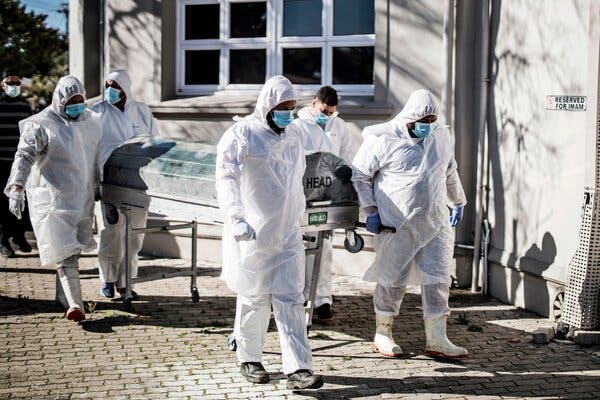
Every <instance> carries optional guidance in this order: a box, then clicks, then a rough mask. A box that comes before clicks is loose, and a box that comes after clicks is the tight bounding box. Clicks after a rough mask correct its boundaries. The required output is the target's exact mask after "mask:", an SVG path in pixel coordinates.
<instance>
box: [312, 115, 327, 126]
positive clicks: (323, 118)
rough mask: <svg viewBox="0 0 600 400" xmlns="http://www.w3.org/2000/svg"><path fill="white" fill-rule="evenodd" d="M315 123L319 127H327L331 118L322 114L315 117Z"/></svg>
mask: <svg viewBox="0 0 600 400" xmlns="http://www.w3.org/2000/svg"><path fill="white" fill-rule="evenodd" d="M315 121H316V122H317V124H319V125H327V123H328V122H329V116H327V115H325V114H323V113H322V112H320V113H318V114H317V115H316V116H315Z"/></svg>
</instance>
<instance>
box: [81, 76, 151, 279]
mask: <svg viewBox="0 0 600 400" xmlns="http://www.w3.org/2000/svg"><path fill="white" fill-rule="evenodd" d="M109 80H113V81H115V82H117V83H118V84H119V86H121V89H123V92H124V93H125V95H126V96H127V100H126V101H125V107H124V110H123V111H121V110H120V109H119V108H117V107H116V106H115V105H113V104H111V103H109V102H108V101H107V100H103V101H101V102H99V103H97V104H96V105H94V107H93V108H92V109H93V110H94V111H96V112H98V113H100V114H101V115H102V141H101V143H100V157H99V158H100V171H101V173H103V172H104V164H105V163H106V160H108V158H109V157H110V155H111V154H112V152H113V151H114V150H115V149H116V148H117V147H119V146H120V145H121V144H123V142H125V141H126V140H128V139H131V138H132V137H134V136H140V135H154V134H156V133H157V131H158V129H157V125H156V121H155V120H154V117H153V116H152V112H151V111H150V109H149V108H148V106H147V105H146V104H144V103H141V102H139V101H135V100H134V99H133V97H132V95H131V81H130V79H129V75H128V74H127V71H125V70H122V69H121V70H117V71H114V72H111V73H110V74H108V76H107V77H106V81H109ZM105 214H106V213H105V207H104V205H103V207H102V219H103V223H104V224H103V225H104V226H103V228H102V231H101V232H100V248H99V249H98V264H99V270H100V279H101V280H102V281H103V282H112V283H115V282H116V284H117V287H118V288H123V287H125V269H124V262H123V261H124V260H123V259H124V257H125V217H124V216H123V215H122V214H121V213H120V212H119V220H118V222H117V223H116V224H114V225H110V224H109V223H108V222H107V221H106V215H105ZM129 217H130V223H131V226H132V227H133V228H143V227H145V226H146V220H147V217H148V214H147V213H146V212H144V211H140V210H135V209H134V210H131V212H130V215H129ZM143 241H144V235H132V237H131V241H130V243H131V252H130V254H131V259H130V260H129V265H130V266H131V276H132V277H134V278H135V277H137V271H138V257H137V254H138V252H139V251H140V250H141V248H142V244H143Z"/></svg>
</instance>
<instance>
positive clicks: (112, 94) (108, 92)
mask: <svg viewBox="0 0 600 400" xmlns="http://www.w3.org/2000/svg"><path fill="white" fill-rule="evenodd" d="M121 93H122V92H121V91H120V90H119V89H115V88H114V87H111V86H109V87H107V88H106V89H105V90H104V97H105V98H106V100H107V101H108V102H109V103H110V104H115V103H118V102H119V100H121Z"/></svg>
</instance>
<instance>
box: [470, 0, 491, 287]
mask: <svg viewBox="0 0 600 400" xmlns="http://www.w3.org/2000/svg"><path fill="white" fill-rule="evenodd" d="M489 39H490V0H485V1H484V2H483V3H482V10H481V59H480V62H481V72H482V73H481V75H482V79H481V87H480V91H479V99H480V101H481V106H480V109H479V124H478V129H477V131H478V135H477V145H478V146H477V147H478V150H477V202H476V203H475V242H474V251H473V266H472V275H471V292H473V293H475V292H478V289H479V288H478V286H479V285H478V284H479V277H480V272H482V271H480V269H479V264H480V260H479V259H480V257H481V250H482V249H481V225H482V223H483V219H484V217H483V213H484V201H485V198H484V194H485V193H484V191H485V187H484V183H483V182H484V177H485V170H486V156H485V149H486V144H485V136H486V135H485V132H486V120H487V107H488V101H487V100H488V91H489V84H490V81H491V79H490V77H489V76H488V75H489V57H488V53H489ZM484 269H487V268H484ZM484 280H485V279H484Z"/></svg>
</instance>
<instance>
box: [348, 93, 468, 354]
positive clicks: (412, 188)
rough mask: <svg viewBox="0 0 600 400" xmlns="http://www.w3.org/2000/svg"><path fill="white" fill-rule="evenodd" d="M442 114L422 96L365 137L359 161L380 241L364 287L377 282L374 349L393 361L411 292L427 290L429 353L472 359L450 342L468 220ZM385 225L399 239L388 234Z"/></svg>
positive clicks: (359, 178)
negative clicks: (398, 324) (455, 276)
mask: <svg viewBox="0 0 600 400" xmlns="http://www.w3.org/2000/svg"><path fill="white" fill-rule="evenodd" d="M437 113H438V110H437V106H436V104H435V101H434V98H433V95H432V94H431V93H430V92H428V91H426V90H417V91H415V92H414V93H412V94H411V95H410V97H409V99H408V101H407V103H406V105H405V106H404V108H403V109H402V111H401V112H400V114H398V116H396V118H394V119H393V120H391V121H389V122H386V123H383V124H378V125H374V126H370V127H367V128H365V129H364V131H363V137H364V142H363V144H362V146H361V147H360V149H359V150H358V152H357V154H356V157H355V158H354V161H353V169H354V171H353V178H352V179H353V181H354V186H355V188H356V191H357V192H358V197H359V201H360V204H361V208H362V210H363V211H364V212H365V213H366V215H367V229H368V230H369V231H370V232H373V233H375V234H376V236H375V251H376V257H375V261H374V262H373V265H371V267H370V268H369V270H368V271H367V272H366V274H365V276H364V279H365V281H368V282H377V286H376V288H375V292H374V294H373V304H374V307H375V315H376V321H377V330H376V334H375V340H374V342H375V343H374V345H375V349H376V350H377V351H379V352H380V353H381V354H383V355H385V356H390V357H397V356H400V355H401V354H402V349H401V348H400V346H398V345H397V344H396V343H395V342H394V339H393V336H392V325H393V322H394V317H395V316H397V315H398V313H399V310H400V304H401V302H402V299H403V297H404V294H405V292H406V286H407V285H421V296H422V304H423V318H424V321H425V334H426V339H427V345H426V348H425V353H426V354H428V355H431V356H440V357H446V358H462V357H466V356H467V355H468V352H467V350H466V349H464V348H462V347H458V346H455V345H454V344H453V343H452V342H450V341H449V340H448V338H447V336H446V319H447V317H448V315H449V314H450V309H449V307H448V297H449V285H450V264H451V262H452V255H453V249H454V231H453V229H452V227H454V226H456V225H458V223H459V222H460V219H461V218H462V213H463V207H464V205H465V204H466V198H465V193H464V190H463V187H462V184H461V182H460V177H459V176H458V171H457V165H456V161H455V160H454V148H453V145H452V141H451V138H450V134H449V132H448V130H447V129H446V128H445V127H443V126H439V125H438V124H436V123H435V121H436V120H437ZM449 209H450V211H449ZM449 215H450V221H448V216H449ZM382 225H383V226H391V227H394V228H395V229H396V232H395V233H388V232H380V228H381V226H382Z"/></svg>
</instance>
